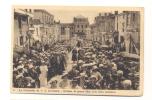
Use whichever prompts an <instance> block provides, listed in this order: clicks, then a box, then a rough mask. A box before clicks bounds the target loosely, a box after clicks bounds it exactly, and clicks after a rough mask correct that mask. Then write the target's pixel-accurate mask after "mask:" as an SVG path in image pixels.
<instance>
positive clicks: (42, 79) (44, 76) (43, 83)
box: [39, 65, 48, 88]
mask: <svg viewBox="0 0 152 100" xmlns="http://www.w3.org/2000/svg"><path fill="white" fill-rule="evenodd" d="M40 71H41V74H40V76H39V80H40V87H41V88H42V87H47V72H48V68H47V66H46V65H43V66H40Z"/></svg>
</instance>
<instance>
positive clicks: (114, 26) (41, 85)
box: [11, 6, 144, 96]
mask: <svg viewBox="0 0 152 100" xmlns="http://www.w3.org/2000/svg"><path fill="white" fill-rule="evenodd" d="M143 16H144V8H142V7H141V8H140V7H138V8H137V7H99V6H13V7H12V61H11V62H12V64H11V65H12V66H11V78H12V79H11V92H12V93H41V94H76V95H77V94H78V95H120V96H142V94H143V74H144V73H143V69H144V66H143V59H144V53H143V38H144V31H143V30H144V27H143V26H144V25H143V24H144V21H143Z"/></svg>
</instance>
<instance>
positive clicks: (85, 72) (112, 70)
mask: <svg viewBox="0 0 152 100" xmlns="http://www.w3.org/2000/svg"><path fill="white" fill-rule="evenodd" d="M85 45H87V46H89V47H85ZM72 61H73V66H72V70H71V71H69V72H67V73H66V74H65V75H64V76H66V79H67V80H71V81H72V82H71V84H72V85H71V86H72V87H73V88H77V87H78V88H79V89H80V88H81V89H109V90H110V89H111V90H138V89H139V59H138V58H130V57H128V56H127V57H125V56H123V55H122V54H121V52H119V53H118V52H115V51H113V50H112V49H111V48H108V47H102V46H101V47H100V46H96V45H95V43H89V42H87V43H86V44H83V46H82V47H76V48H75V49H73V51H72ZM64 78H65V77H64Z"/></svg>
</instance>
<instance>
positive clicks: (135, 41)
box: [115, 11, 140, 53]
mask: <svg viewBox="0 0 152 100" xmlns="http://www.w3.org/2000/svg"><path fill="white" fill-rule="evenodd" d="M115 16H116V17H115V26H116V27H115V30H117V31H118V32H119V41H120V37H121V36H122V37H124V38H125V43H126V51H127V52H132V53H133V52H138V50H139V48H140V46H139V44H140V12H138V11H123V12H121V13H118V12H117V13H116V15H115ZM133 49H134V50H133ZM135 49H136V50H135Z"/></svg>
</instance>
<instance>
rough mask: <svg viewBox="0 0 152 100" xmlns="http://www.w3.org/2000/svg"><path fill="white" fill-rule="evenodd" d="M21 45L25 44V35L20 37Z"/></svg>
mask: <svg viewBox="0 0 152 100" xmlns="http://www.w3.org/2000/svg"><path fill="white" fill-rule="evenodd" d="M20 45H21V46H22V45H23V36H21V37H20Z"/></svg>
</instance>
